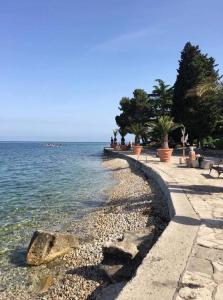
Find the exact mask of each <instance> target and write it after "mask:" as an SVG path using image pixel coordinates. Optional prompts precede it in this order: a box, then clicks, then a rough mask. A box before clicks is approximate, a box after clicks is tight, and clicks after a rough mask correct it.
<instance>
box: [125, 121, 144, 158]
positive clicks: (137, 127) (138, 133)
mask: <svg viewBox="0 0 223 300" xmlns="http://www.w3.org/2000/svg"><path fill="white" fill-rule="evenodd" d="M128 130H129V132H130V133H133V134H134V135H135V144H134V146H133V154H135V155H140V153H141V151H142V146H140V138H141V137H142V135H143V134H144V133H145V132H146V128H145V126H144V125H143V124H140V123H134V124H132V125H131V126H129V128H128Z"/></svg>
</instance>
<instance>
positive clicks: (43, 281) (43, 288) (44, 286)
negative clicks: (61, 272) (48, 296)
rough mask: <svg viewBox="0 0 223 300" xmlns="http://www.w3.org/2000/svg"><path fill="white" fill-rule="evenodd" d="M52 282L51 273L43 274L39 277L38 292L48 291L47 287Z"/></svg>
mask: <svg viewBox="0 0 223 300" xmlns="http://www.w3.org/2000/svg"><path fill="white" fill-rule="evenodd" d="M52 284H53V277H52V275H47V276H44V277H43V278H41V280H40V282H39V289H38V291H37V292H38V293H45V292H46V291H48V289H49V288H50V286H51V285H52Z"/></svg>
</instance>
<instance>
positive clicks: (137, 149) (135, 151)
mask: <svg viewBox="0 0 223 300" xmlns="http://www.w3.org/2000/svg"><path fill="white" fill-rule="evenodd" d="M141 151H142V146H140V145H134V146H133V154H135V155H140V154H141Z"/></svg>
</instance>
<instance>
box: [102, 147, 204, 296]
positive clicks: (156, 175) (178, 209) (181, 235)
mask: <svg viewBox="0 0 223 300" xmlns="http://www.w3.org/2000/svg"><path fill="white" fill-rule="evenodd" d="M105 152H106V153H108V154H111V155H115V156H118V157H120V158H124V159H127V160H128V161H130V162H131V163H135V164H137V165H138V167H139V168H141V170H142V171H143V172H144V174H145V175H146V176H148V177H150V178H151V177H152V178H153V179H154V180H155V181H156V183H157V184H158V185H159V187H160V188H161V190H162V192H163V193H164V195H165V196H166V199H167V201H168V206H169V214H170V217H171V221H170V222H169V224H168V226H167V228H166V229H165V231H164V232H163V233H162V235H161V236H160V238H159V239H158V241H157V242H156V244H155V245H154V246H153V247H152V249H151V250H150V252H149V253H148V254H147V256H146V257H145V258H144V260H143V262H142V264H141V265H140V266H139V268H138V270H137V272H136V275H135V277H134V278H133V279H132V280H131V281H130V282H129V283H127V285H126V286H125V287H124V288H123V290H122V291H121V292H120V294H119V296H118V297H117V298H116V299H118V300H169V299H173V298H174V296H175V293H176V291H177V289H178V283H179V281H180V279H181V276H182V274H183V272H184V270H185V267H186V264H187V261H188V257H189V255H190V253H191V250H192V246H193V243H194V240H195V238H196V235H197V231H198V228H199V225H200V219H199V217H198V215H197V214H196V213H195V211H194V210H193V208H192V206H191V204H190V202H189V200H188V198H187V196H186V194H185V192H184V190H183V189H182V187H181V186H180V183H179V182H178V181H177V178H173V177H171V176H169V175H168V174H167V173H165V172H163V170H161V169H159V164H153V165H148V164H146V163H145V162H141V161H137V160H136V158H135V156H131V155H126V154H124V153H120V152H114V151H112V150H110V149H105ZM173 184H174V186H175V187H176V186H177V189H176V188H174V189H173V188H172V187H171V185H173Z"/></svg>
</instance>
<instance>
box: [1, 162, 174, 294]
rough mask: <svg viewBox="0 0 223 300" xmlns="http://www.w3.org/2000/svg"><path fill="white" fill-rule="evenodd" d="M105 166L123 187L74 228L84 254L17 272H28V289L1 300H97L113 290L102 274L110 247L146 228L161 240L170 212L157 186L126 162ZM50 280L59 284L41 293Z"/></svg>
mask: <svg viewBox="0 0 223 300" xmlns="http://www.w3.org/2000/svg"><path fill="white" fill-rule="evenodd" d="M103 166H104V167H106V168H108V169H109V170H110V171H111V175H112V176H114V178H115V179H116V180H117V184H116V185H115V186H113V187H112V188H109V189H108V190H107V191H106V194H107V201H106V202H105V203H104V205H103V206H102V207H101V208H100V209H98V210H96V211H93V212H92V213H91V214H88V215H87V216H86V217H84V218H83V219H82V220H81V221H78V222H74V223H73V224H71V227H70V228H69V232H72V233H74V234H77V235H78V236H79V237H80V240H81V245H80V248H79V249H78V250H75V251H73V252H70V253H69V254H67V255H65V256H64V257H63V258H61V259H58V260H56V261H54V262H52V263H50V264H48V265H47V266H44V265H43V266H39V267H34V268H24V267H23V268H21V267H20V268H19V267H17V270H14V271H15V272H24V277H25V278H26V280H24V282H25V284H24V283H22V282H20V283H19V284H18V285H17V286H14V287H13V289H12V288H7V289H6V290H4V289H3V290H0V299H2V300H3V299H7V300H10V299H12V300H14V299H17V300H19V299H21V300H22V299H24V300H25V299H34V300H35V299H38V300H39V299H42V300H44V299H47V300H48V299H53V300H59V299H76V300H81V299H95V298H96V296H97V295H98V294H99V293H100V292H101V291H102V289H103V288H105V287H107V286H108V285H109V284H110V282H109V281H108V279H107V278H106V277H105V274H104V273H103V271H102V270H101V269H100V268H99V264H100V262H101V261H102V259H103V256H102V245H103V244H104V243H105V242H106V241H115V240H117V239H121V238H122V237H123V233H124V232H126V231H136V230H139V229H140V228H145V227H146V226H155V229H156V237H158V236H159V235H160V234H161V232H162V231H163V230H164V228H165V227H166V225H167V223H168V213H167V212H168V209H167V206H166V204H165V201H164V198H163V195H162V193H161V191H160V190H159V188H158V187H157V186H156V184H155V183H154V182H153V181H152V180H149V181H148V180H147V179H146V178H145V177H144V176H143V174H142V173H141V171H139V170H137V169H135V168H134V167H131V166H130V165H129V163H128V162H127V161H126V160H123V159H119V158H107V159H105V160H104V161H103ZM24 270H25V271H24ZM12 272H13V271H12ZM47 275H48V276H50V277H51V278H52V277H53V284H52V285H51V286H50V287H49V289H48V291H47V292H44V293H41V288H40V282H42V281H43V277H47ZM27 278H28V280H27ZM49 282H52V280H51V281H50V280H49Z"/></svg>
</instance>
